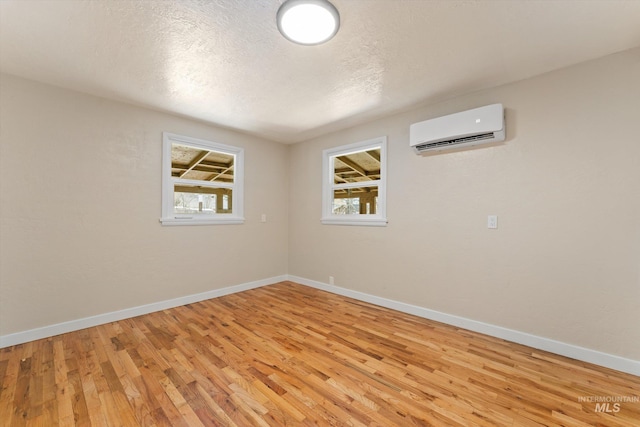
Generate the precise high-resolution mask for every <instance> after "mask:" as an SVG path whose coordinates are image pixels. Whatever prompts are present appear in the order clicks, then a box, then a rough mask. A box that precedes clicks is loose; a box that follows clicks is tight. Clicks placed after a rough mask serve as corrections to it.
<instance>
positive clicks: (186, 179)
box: [160, 132, 244, 225]
mask: <svg viewBox="0 0 640 427" xmlns="http://www.w3.org/2000/svg"><path fill="white" fill-rule="evenodd" d="M243 167H244V150H243V149H242V148H237V147H232V146H229V145H223V144H218V143H215V142H211V141H204V140H201V139H195V138H189V137H186V136H180V135H174V134H171V133H166V132H165V133H163V135H162V218H161V220H160V221H161V222H162V224H163V225H195V224H241V223H243V222H244V218H243Z"/></svg>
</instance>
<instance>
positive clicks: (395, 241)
mask: <svg viewBox="0 0 640 427" xmlns="http://www.w3.org/2000/svg"><path fill="white" fill-rule="evenodd" d="M638 76H640V50H639V49H636V50H633V51H628V52H625V53H622V54H617V55H613V56H610V57H606V58H602V59H599V60H596V61H592V62H588V63H584V64H581V65H578V66H575V67H572V68H567V69H564V70H560V71H557V72H553V73H549V74H545V75H542V76H538V77H535V78H532V79H529V80H525V81H521V82H517V83H513V84H509V85H506V86H502V87H499V88H495V89H490V90H486V91H482V92H478V93H474V94H471V95H468V96H463V97H459V98H456V99H453V100H450V101H447V102H442V103H439V104H437V105H432V106H427V107H424V108H421V109H417V110H413V111H411V112H407V113H404V114H400V115H396V116H393V117H388V118H384V119H382V120H379V121H376V122H373V123H370V124H367V125H364V126H358V127H355V128H352V129H349V130H346V131H342V132H337V133H335V134H332V135H328V136H324V137H321V138H317V139H314V140H311V141H307V142H304V143H300V144H297V145H295V146H292V147H291V153H290V154H291V157H290V168H291V173H290V177H289V186H290V196H289V197H290V203H291V209H290V214H289V221H290V228H289V273H290V274H292V275H295V276H300V277H304V278H307V279H311V280H316V281H320V282H324V283H327V282H328V280H329V276H334V277H335V284H336V285H337V286H340V287H344V288H348V289H352V290H356V291H361V292H365V293H368V294H372V295H375V296H379V297H384V298H389V299H393V300H397V301H401V302H406V303H411V304H415V305H418V306H422V307H425V308H429V309H432V310H437V311H441V312H444V313H448V314H453V315H458V316H462V317H465V318H469V319H472V320H476V321H481V322H486V323H489V324H493V325H497V326H502V327H506V328H509V329H514V330H518V331H521V332H526V333H530V334H534V335H538V336H541V337H545V338H549V339H554V340H558V341H562V342H565V343H568V344H573V345H578V346H582V347H586V348H590V349H594V350H599V351H602V352H605V353H610V354H614V355H619V356H623V357H627V358H630V359H635V360H640V328H639V327H638V326H639V325H640V80H639V77H638ZM495 102H501V103H503V104H504V105H505V107H506V109H507V135H508V136H507V141H506V144H504V145H502V146H497V147H492V148H482V149H476V150H469V151H462V152H457V153H448V154H443V155H436V156H429V157H418V156H416V155H414V154H413V152H412V150H411V149H410V148H409V145H408V132H409V125H410V124H411V123H413V122H417V121H421V120H425V119H427V118H432V117H436V116H439V115H443V114H449V113H453V112H457V111H460V110H464V109H468V108H473V107H477V106H481V105H486V104H490V103H495ZM381 135H387V136H388V141H389V142H388V143H389V154H388V161H389V163H388V165H389V168H388V174H389V178H388V218H389V224H388V226H387V227H386V228H368V227H345V226H330V225H321V224H320V214H321V199H320V197H321V186H322V182H321V175H322V174H321V156H322V154H321V153H322V150H323V149H325V148H329V147H334V146H338V145H343V144H348V143H353V142H357V141H362V140H366V139H369V138H373V137H377V136H381ZM489 214H496V215H498V216H499V228H498V229H497V230H489V229H487V225H486V224H487V215H489Z"/></svg>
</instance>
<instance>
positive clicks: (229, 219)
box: [160, 132, 244, 225]
mask: <svg viewBox="0 0 640 427" xmlns="http://www.w3.org/2000/svg"><path fill="white" fill-rule="evenodd" d="M174 143H176V144H180V145H187V146H190V147H195V148H200V149H202V150H212V151H217V152H220V153H224V154H229V155H233V156H234V158H235V159H234V165H233V174H234V178H233V182H232V183H230V182H203V181H197V180H190V179H183V178H175V177H172V176H171V146H172V144H174ZM175 184H187V185H198V186H205V187H211V188H229V189H231V190H232V193H231V209H232V212H231V213H230V214H213V215H211V214H207V215H206V216H205V215H199V214H176V213H175V211H174V208H173V204H174V201H173V200H174V186H175ZM160 222H161V223H162V225H209V224H243V223H244V149H243V148H239V147H233V146H231V145H225V144H220V143H217V142H212V141H207V140H204V139H197V138H191V137H188V136H183V135H176V134H173V133H168V132H163V133H162V217H161V218H160Z"/></svg>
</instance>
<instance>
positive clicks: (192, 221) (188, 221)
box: [160, 217, 244, 225]
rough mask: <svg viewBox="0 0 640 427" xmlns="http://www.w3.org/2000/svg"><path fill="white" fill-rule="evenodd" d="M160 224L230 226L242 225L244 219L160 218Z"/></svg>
mask: <svg viewBox="0 0 640 427" xmlns="http://www.w3.org/2000/svg"><path fill="white" fill-rule="evenodd" d="M160 223H161V224H162V225H224V224H229V225H231V224H244V218H242V217H230V218H160Z"/></svg>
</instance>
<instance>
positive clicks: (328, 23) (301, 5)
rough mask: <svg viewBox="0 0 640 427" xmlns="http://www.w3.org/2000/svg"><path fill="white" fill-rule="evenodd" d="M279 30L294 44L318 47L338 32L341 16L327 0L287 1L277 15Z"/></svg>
mask: <svg viewBox="0 0 640 427" xmlns="http://www.w3.org/2000/svg"><path fill="white" fill-rule="evenodd" d="M277 20H278V30H280V32H281V33H282V35H283V36H284V37H285V38H286V39H288V40H291V41H292V42H294V43H298V44H303V45H316V44H321V43H324V42H326V41H329V40H330V39H331V38H332V37H333V36H335V35H336V33H337V32H338V28H339V27H340V14H339V13H338V10H337V9H336V8H335V6H333V5H332V4H331V3H329V2H328V1H327V0H287V1H285V2H284V3H282V5H281V6H280V9H278V14H277Z"/></svg>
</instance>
